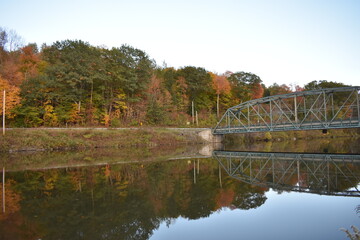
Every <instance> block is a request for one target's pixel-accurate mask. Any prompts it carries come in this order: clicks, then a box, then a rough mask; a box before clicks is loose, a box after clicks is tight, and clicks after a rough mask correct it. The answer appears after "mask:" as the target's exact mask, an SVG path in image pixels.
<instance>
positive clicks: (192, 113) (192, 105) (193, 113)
mask: <svg viewBox="0 0 360 240" xmlns="http://www.w3.org/2000/svg"><path fill="white" fill-rule="evenodd" d="M194 111H195V109H194V101H192V102H191V115H192V123H193V125H194V124H195V112H194Z"/></svg>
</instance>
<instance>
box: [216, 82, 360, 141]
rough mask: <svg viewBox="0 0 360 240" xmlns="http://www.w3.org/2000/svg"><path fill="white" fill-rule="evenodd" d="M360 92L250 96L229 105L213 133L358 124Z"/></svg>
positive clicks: (339, 90) (338, 90) (337, 90)
mask: <svg viewBox="0 0 360 240" xmlns="http://www.w3.org/2000/svg"><path fill="white" fill-rule="evenodd" d="M359 92H360V87H341V88H327V89H319V90H311V91H303V92H294V93H289V94H283V95H276V96H269V97H264V98H259V99H254V100H250V101H247V102H245V103H242V104H239V105H237V106H234V107H231V108H229V109H228V110H227V111H226V112H225V114H224V115H223V116H222V118H221V119H220V121H219V122H218V124H217V125H216V127H215V128H214V129H213V134H228V133H247V132H267V131H290V130H312V129H334V128H358V127H360V102H359V98H360V97H359Z"/></svg>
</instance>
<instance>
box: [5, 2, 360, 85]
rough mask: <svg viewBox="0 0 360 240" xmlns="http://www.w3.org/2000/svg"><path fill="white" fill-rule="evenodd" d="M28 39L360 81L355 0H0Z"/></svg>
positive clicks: (304, 78) (292, 79)
mask: <svg viewBox="0 0 360 240" xmlns="http://www.w3.org/2000/svg"><path fill="white" fill-rule="evenodd" d="M0 26H1V27H4V28H7V29H13V30H15V31H16V32H17V33H18V34H19V35H20V36H22V37H23V38H24V39H25V41H26V42H27V43H29V42H30V43H33V42H36V43H37V44H38V45H39V46H41V44H42V43H47V44H51V43H53V42H54V41H59V40H65V39H79V40H83V41H87V42H89V43H90V44H92V45H95V46H106V47H109V48H111V47H120V46H121V45H122V44H129V45H131V46H133V47H136V48H139V49H141V50H143V51H145V52H146V53H148V54H149V56H150V57H151V58H153V59H155V61H156V62H157V64H159V65H162V64H163V62H166V64H167V66H169V67H175V68H179V67H183V66H190V65H191V66H196V67H203V68H205V69H206V70H208V71H213V72H217V73H223V72H225V71H227V70H229V71H232V72H237V71H246V72H252V73H254V74H256V75H258V76H259V77H260V78H261V79H262V80H263V82H264V83H265V84H266V85H270V84H272V83H274V82H276V83H278V84H282V83H285V84H299V85H303V84H306V83H308V82H310V81H312V80H328V81H336V82H342V83H345V84H351V85H360V0H218V1H212V0H204V1H198V0H177V1H171V0H148V1H146V0H127V1H125V0H118V1H115V0H113V1H112V0H61V1H51V0H46V1H45V0H0Z"/></svg>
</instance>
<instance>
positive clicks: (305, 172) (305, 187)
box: [213, 151, 360, 197]
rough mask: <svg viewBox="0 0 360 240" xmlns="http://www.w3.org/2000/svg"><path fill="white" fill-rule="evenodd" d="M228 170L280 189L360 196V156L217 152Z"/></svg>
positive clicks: (239, 177)
mask: <svg viewBox="0 0 360 240" xmlns="http://www.w3.org/2000/svg"><path fill="white" fill-rule="evenodd" d="M213 156H214V158H216V159H217V160H218V162H219V164H220V165H221V166H222V168H223V169H224V170H225V171H226V173H227V174H228V175H229V176H231V177H233V178H236V179H238V180H240V181H242V182H246V183H249V184H253V185H257V186H260V187H265V188H273V189H274V190H277V191H296V192H307V193H316V194H321V195H338V196H356V197H360V191H359V188H358V184H359V183H360V155H338V154H335V155H332V154H295V153H261V152H226V151H214V152H213Z"/></svg>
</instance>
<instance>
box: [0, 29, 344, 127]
mask: <svg viewBox="0 0 360 240" xmlns="http://www.w3.org/2000/svg"><path fill="white" fill-rule="evenodd" d="M19 39H21V38H20V37H18V36H17V35H16V34H15V33H14V32H13V31H7V30H4V29H2V28H0V90H1V91H2V90H6V118H7V123H8V125H10V126H16V127H39V126H50V127H55V126H106V127H109V126H111V127H121V126H140V125H143V124H146V125H162V126H185V125H195V124H196V125H199V126H212V125H214V124H215V123H216V122H217V120H218V118H219V116H220V115H221V114H222V113H223V112H224V111H225V110H226V109H227V108H229V107H231V106H233V105H236V104H239V103H241V102H245V101H248V100H251V99H255V98H260V97H263V96H269V95H276V94H283V93H288V92H291V91H292V90H294V91H299V90H302V88H301V87H299V86H291V87H290V86H287V85H278V84H276V83H274V84H273V85H271V86H269V87H266V86H265V85H264V84H263V83H262V80H261V79H260V77H259V76H257V75H256V74H253V73H249V72H243V71H240V72H235V73H233V72H229V71H228V72H226V73H224V74H218V73H212V72H209V71H207V70H206V69H204V68H201V67H194V66H185V67H182V68H179V69H174V68H171V67H160V66H158V65H157V64H156V63H155V61H154V60H152V59H151V58H150V56H148V54H146V53H145V52H144V51H142V50H139V49H136V48H133V47H131V46H129V45H122V46H120V47H118V48H111V49H108V48H105V47H95V46H92V45H90V44H89V43H87V42H83V41H80V40H64V41H59V42H55V43H53V44H52V45H50V46H47V45H43V46H42V47H41V49H39V48H38V47H37V45H36V44H28V45H26V46H23V47H21V44H20V43H17V42H18V41H19ZM337 86H344V85H343V84H341V83H334V82H327V81H313V82H311V83H308V84H307V85H305V89H314V88H319V87H337ZM0 106H1V107H2V101H1V103H0ZM1 114H2V113H1ZM195 116H197V117H195ZM196 120H198V121H196Z"/></svg>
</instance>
